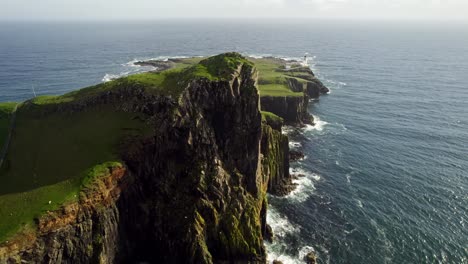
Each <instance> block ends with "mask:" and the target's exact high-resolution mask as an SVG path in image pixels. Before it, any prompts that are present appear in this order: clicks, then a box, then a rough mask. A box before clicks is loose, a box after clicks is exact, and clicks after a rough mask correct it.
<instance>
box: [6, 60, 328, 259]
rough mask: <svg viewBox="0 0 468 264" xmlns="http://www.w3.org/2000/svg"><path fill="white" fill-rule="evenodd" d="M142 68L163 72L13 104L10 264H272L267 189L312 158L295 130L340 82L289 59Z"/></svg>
mask: <svg viewBox="0 0 468 264" xmlns="http://www.w3.org/2000/svg"><path fill="white" fill-rule="evenodd" d="M136 64H138V65H146V66H148V65H150V66H153V67H155V68H156V70H154V71H152V72H147V73H141V74H136V75H130V76H127V77H123V78H119V79H116V80H112V81H109V82H106V83H102V84H98V85H95V86H92V87H88V88H84V89H81V90H77V91H74V92H71V93H67V94H64V95H61V96H39V97H36V98H33V99H31V100H27V101H25V102H21V103H0V150H1V149H4V151H2V153H3V154H2V155H3V157H0V158H1V159H2V163H1V164H0V166H1V167H0V183H1V184H0V208H1V209H2V210H1V211H0V263H140V262H141V263H144V262H146V263H265V262H266V251H265V248H264V240H271V239H274V234H273V233H272V231H271V228H269V226H268V225H267V223H266V214H267V205H268V203H267V200H266V197H267V196H266V195H267V193H270V194H272V195H279V196H281V195H286V194H288V193H289V192H290V191H291V190H293V189H294V184H293V182H292V179H293V177H297V176H295V175H290V173H289V162H290V158H291V159H298V158H300V157H301V155H302V154H301V153H297V152H290V151H289V144H288V137H287V136H286V135H284V134H282V132H281V131H282V127H283V125H292V126H303V125H305V124H313V123H314V120H313V117H312V115H310V114H309V113H308V112H307V107H308V104H309V100H310V99H316V98H319V96H321V95H323V94H326V93H328V92H329V90H328V89H327V88H326V87H325V86H324V85H323V84H322V82H321V81H320V80H318V79H317V78H316V77H315V75H314V73H313V72H312V71H311V69H310V68H309V67H307V66H305V65H303V64H302V63H300V62H298V61H285V60H281V59H277V58H261V59H256V58H248V57H244V56H242V55H240V54H238V53H232V52H231V53H224V54H220V55H217V56H213V57H209V58H201V57H194V58H186V59H169V60H167V61H140V62H136ZM304 261H305V262H307V263H315V256H314V255H313V254H308V255H307V257H306V259H304ZM276 263H280V262H276Z"/></svg>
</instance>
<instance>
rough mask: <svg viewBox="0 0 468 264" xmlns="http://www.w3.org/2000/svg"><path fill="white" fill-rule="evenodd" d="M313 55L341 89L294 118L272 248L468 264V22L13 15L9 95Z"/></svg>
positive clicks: (3, 85) (323, 256)
mask: <svg viewBox="0 0 468 264" xmlns="http://www.w3.org/2000/svg"><path fill="white" fill-rule="evenodd" d="M226 51H238V52H241V53H243V54H245V55H251V56H276V57H281V58H299V57H301V56H303V55H304V53H305V52H308V53H309V54H310V57H311V58H312V60H311V61H310V66H311V68H312V70H313V71H314V72H315V73H316V75H317V76H318V77H319V78H320V79H321V80H322V81H323V82H324V83H325V84H326V85H327V86H328V87H329V88H330V89H331V93H330V94H329V95H326V96H323V97H321V98H320V99H319V100H317V101H314V102H312V103H311V105H310V109H309V110H310V112H311V113H312V114H313V115H314V116H315V118H316V121H317V122H316V123H317V124H316V125H315V126H314V127H311V126H309V127H306V128H302V129H297V128H291V127H288V128H286V129H285V131H284V132H285V133H287V134H288V135H289V136H290V139H291V142H290V145H291V148H293V149H298V150H300V151H302V152H304V153H305V155H306V158H305V159H304V160H302V161H299V162H295V163H293V164H292V166H291V171H292V173H295V174H303V175H305V176H304V177H300V178H298V180H296V181H297V183H298V188H297V189H296V190H295V191H294V192H293V193H291V194H290V195H288V196H286V197H274V196H270V197H269V203H270V208H269V212H268V222H269V223H270V225H271V226H272V228H273V230H274V231H275V233H276V238H275V241H274V242H273V243H272V244H269V243H267V244H266V247H267V250H268V253H269V260H270V261H272V260H274V259H279V260H281V261H283V263H301V261H302V258H303V256H304V255H305V254H306V253H308V252H310V251H315V252H316V254H317V256H318V262H319V263H468V223H467V221H468V25H462V24H449V23H423V22H407V23H396V22H372V23H371V22H358V21H354V22H353V21H315V20H307V21H306V20H302V21H299V20H298V21H294V20H292V21H291V20H288V21H278V20H277V21H266V20H263V21H255V20H242V21H234V20H231V21H228V20H216V21H215V20H193V21H190V20H181V21H171V20H165V21H146V22H131V23H124V22H108V23H105V22H75V23H72V22H67V23H46V22H40V23H29V22H28V23H26V22H25V23H15V22H1V23H0V102H3V101H21V100H25V99H28V98H31V97H32V96H33V88H34V90H35V92H36V93H37V94H41V95H42V94H63V93H66V92H68V91H73V90H75V89H77V88H81V87H85V86H89V85H92V84H96V83H99V82H103V81H106V80H109V79H112V78H115V77H118V76H124V75H128V74H132V73H137V72H141V71H147V70H150V69H151V68H147V67H137V66H134V65H133V62H134V61H137V60H144V59H151V58H167V57H176V56H182V57H188V56H206V55H214V54H217V53H221V52H226Z"/></svg>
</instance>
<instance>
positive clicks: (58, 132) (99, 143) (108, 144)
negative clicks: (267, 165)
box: [0, 53, 253, 242]
mask: <svg viewBox="0 0 468 264" xmlns="http://www.w3.org/2000/svg"><path fill="white" fill-rule="evenodd" d="M241 63H243V64H247V65H248V66H253V65H252V63H251V62H250V61H248V60H246V59H245V58H244V57H242V56H240V55H239V54H237V53H227V54H221V55H218V56H214V57H210V58H191V59H183V60H179V61H178V62H177V63H176V65H175V67H174V68H173V69H169V70H166V71H162V72H158V73H154V72H153V73H152V72H148V73H142V74H136V75H131V76H128V77H124V78H120V79H117V80H114V81H111V82H107V83H102V84H98V85H95V86H92V87H88V88H84V89H81V90H77V91H74V92H71V93H67V94H65V95H61V96H40V97H36V98H34V99H33V100H31V101H28V102H27V103H25V104H23V105H22V106H21V107H19V109H18V112H17V120H16V127H15V130H14V134H13V137H12V140H11V144H10V147H9V152H8V155H7V157H6V159H5V161H4V163H3V165H2V167H1V168H0V242H2V241H4V240H6V239H7V238H8V237H10V236H11V235H13V234H15V233H16V232H17V231H18V230H20V229H21V228H24V227H25V226H33V219H34V218H36V217H39V216H40V215H42V214H43V213H44V212H45V211H47V210H55V209H57V208H59V207H60V206H61V205H62V204H63V203H65V202H67V201H71V200H73V199H76V196H77V195H78V193H79V192H80V190H82V188H92V187H93V182H94V180H96V179H98V178H99V177H100V176H101V175H105V174H106V172H107V171H108V167H109V166H117V165H118V164H119V163H118V161H119V160H120V159H119V149H120V148H121V143H122V140H123V139H125V138H127V137H131V136H141V135H145V134H146V133H147V132H149V128H148V127H147V126H146V125H145V124H144V123H143V122H142V121H140V120H142V118H136V117H137V114H130V113H123V112H116V110H115V109H113V108H112V107H111V106H99V107H98V106H95V107H92V108H89V109H86V111H83V112H76V113H73V114H72V113H68V112H63V113H62V112H55V113H54V112H50V111H41V110H42V109H46V108H47V106H48V105H53V104H63V105H64V107H66V105H67V104H68V103H70V102H73V101H79V100H84V99H90V98H93V97H96V96H99V95H100V94H102V93H105V92H107V91H111V90H112V91H115V90H118V89H132V88H138V89H140V88H143V89H144V90H145V91H146V92H148V93H153V94H158V95H166V96H172V97H175V98H176V97H178V96H179V95H180V94H181V93H182V92H183V91H184V89H185V88H186V87H187V85H188V83H189V82H191V81H192V80H194V79H200V78H203V79H208V80H212V81H220V80H228V79H230V75H231V74H232V73H233V72H234V71H235V70H237V68H238V66H239V65H240V64H241ZM13 108H14V104H13V103H11V104H0V140H4V139H3V138H6V133H7V132H8V127H9V122H10V117H11V115H10V112H11V110H12V109H13ZM45 113H47V114H45ZM143 119H144V118H143ZM2 135H5V137H2ZM0 142H1V141H0ZM110 161H117V163H116V162H111V163H109V162H110ZM49 201H51V203H50V204H49Z"/></svg>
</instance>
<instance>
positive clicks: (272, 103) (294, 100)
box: [261, 96, 313, 125]
mask: <svg viewBox="0 0 468 264" xmlns="http://www.w3.org/2000/svg"><path fill="white" fill-rule="evenodd" d="M308 105H309V99H308V97H307V96H262V97H261V106H262V110H263V111H268V112H272V113H274V114H276V115H277V116H280V117H282V118H283V119H284V122H285V124H289V125H301V124H312V123H313V117H312V116H311V115H310V114H309V113H308V112H307V107H308Z"/></svg>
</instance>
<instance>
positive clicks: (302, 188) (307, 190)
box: [284, 168, 321, 203]
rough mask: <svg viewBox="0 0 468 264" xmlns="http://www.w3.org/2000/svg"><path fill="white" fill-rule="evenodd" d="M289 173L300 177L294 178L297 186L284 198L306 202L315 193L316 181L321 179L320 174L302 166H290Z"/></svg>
mask: <svg viewBox="0 0 468 264" xmlns="http://www.w3.org/2000/svg"><path fill="white" fill-rule="evenodd" d="M289 173H291V174H296V175H300V177H298V178H296V179H294V180H293V183H295V184H296V188H295V189H294V190H293V191H292V192H290V193H289V194H288V195H286V196H285V197H284V198H285V199H289V200H291V201H293V202H297V203H302V202H305V201H306V200H307V199H308V198H309V197H310V196H311V195H312V194H313V193H314V191H315V185H314V182H318V181H320V180H321V177H320V175H318V174H316V173H311V172H308V171H306V170H304V169H301V168H290V170H289Z"/></svg>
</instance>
